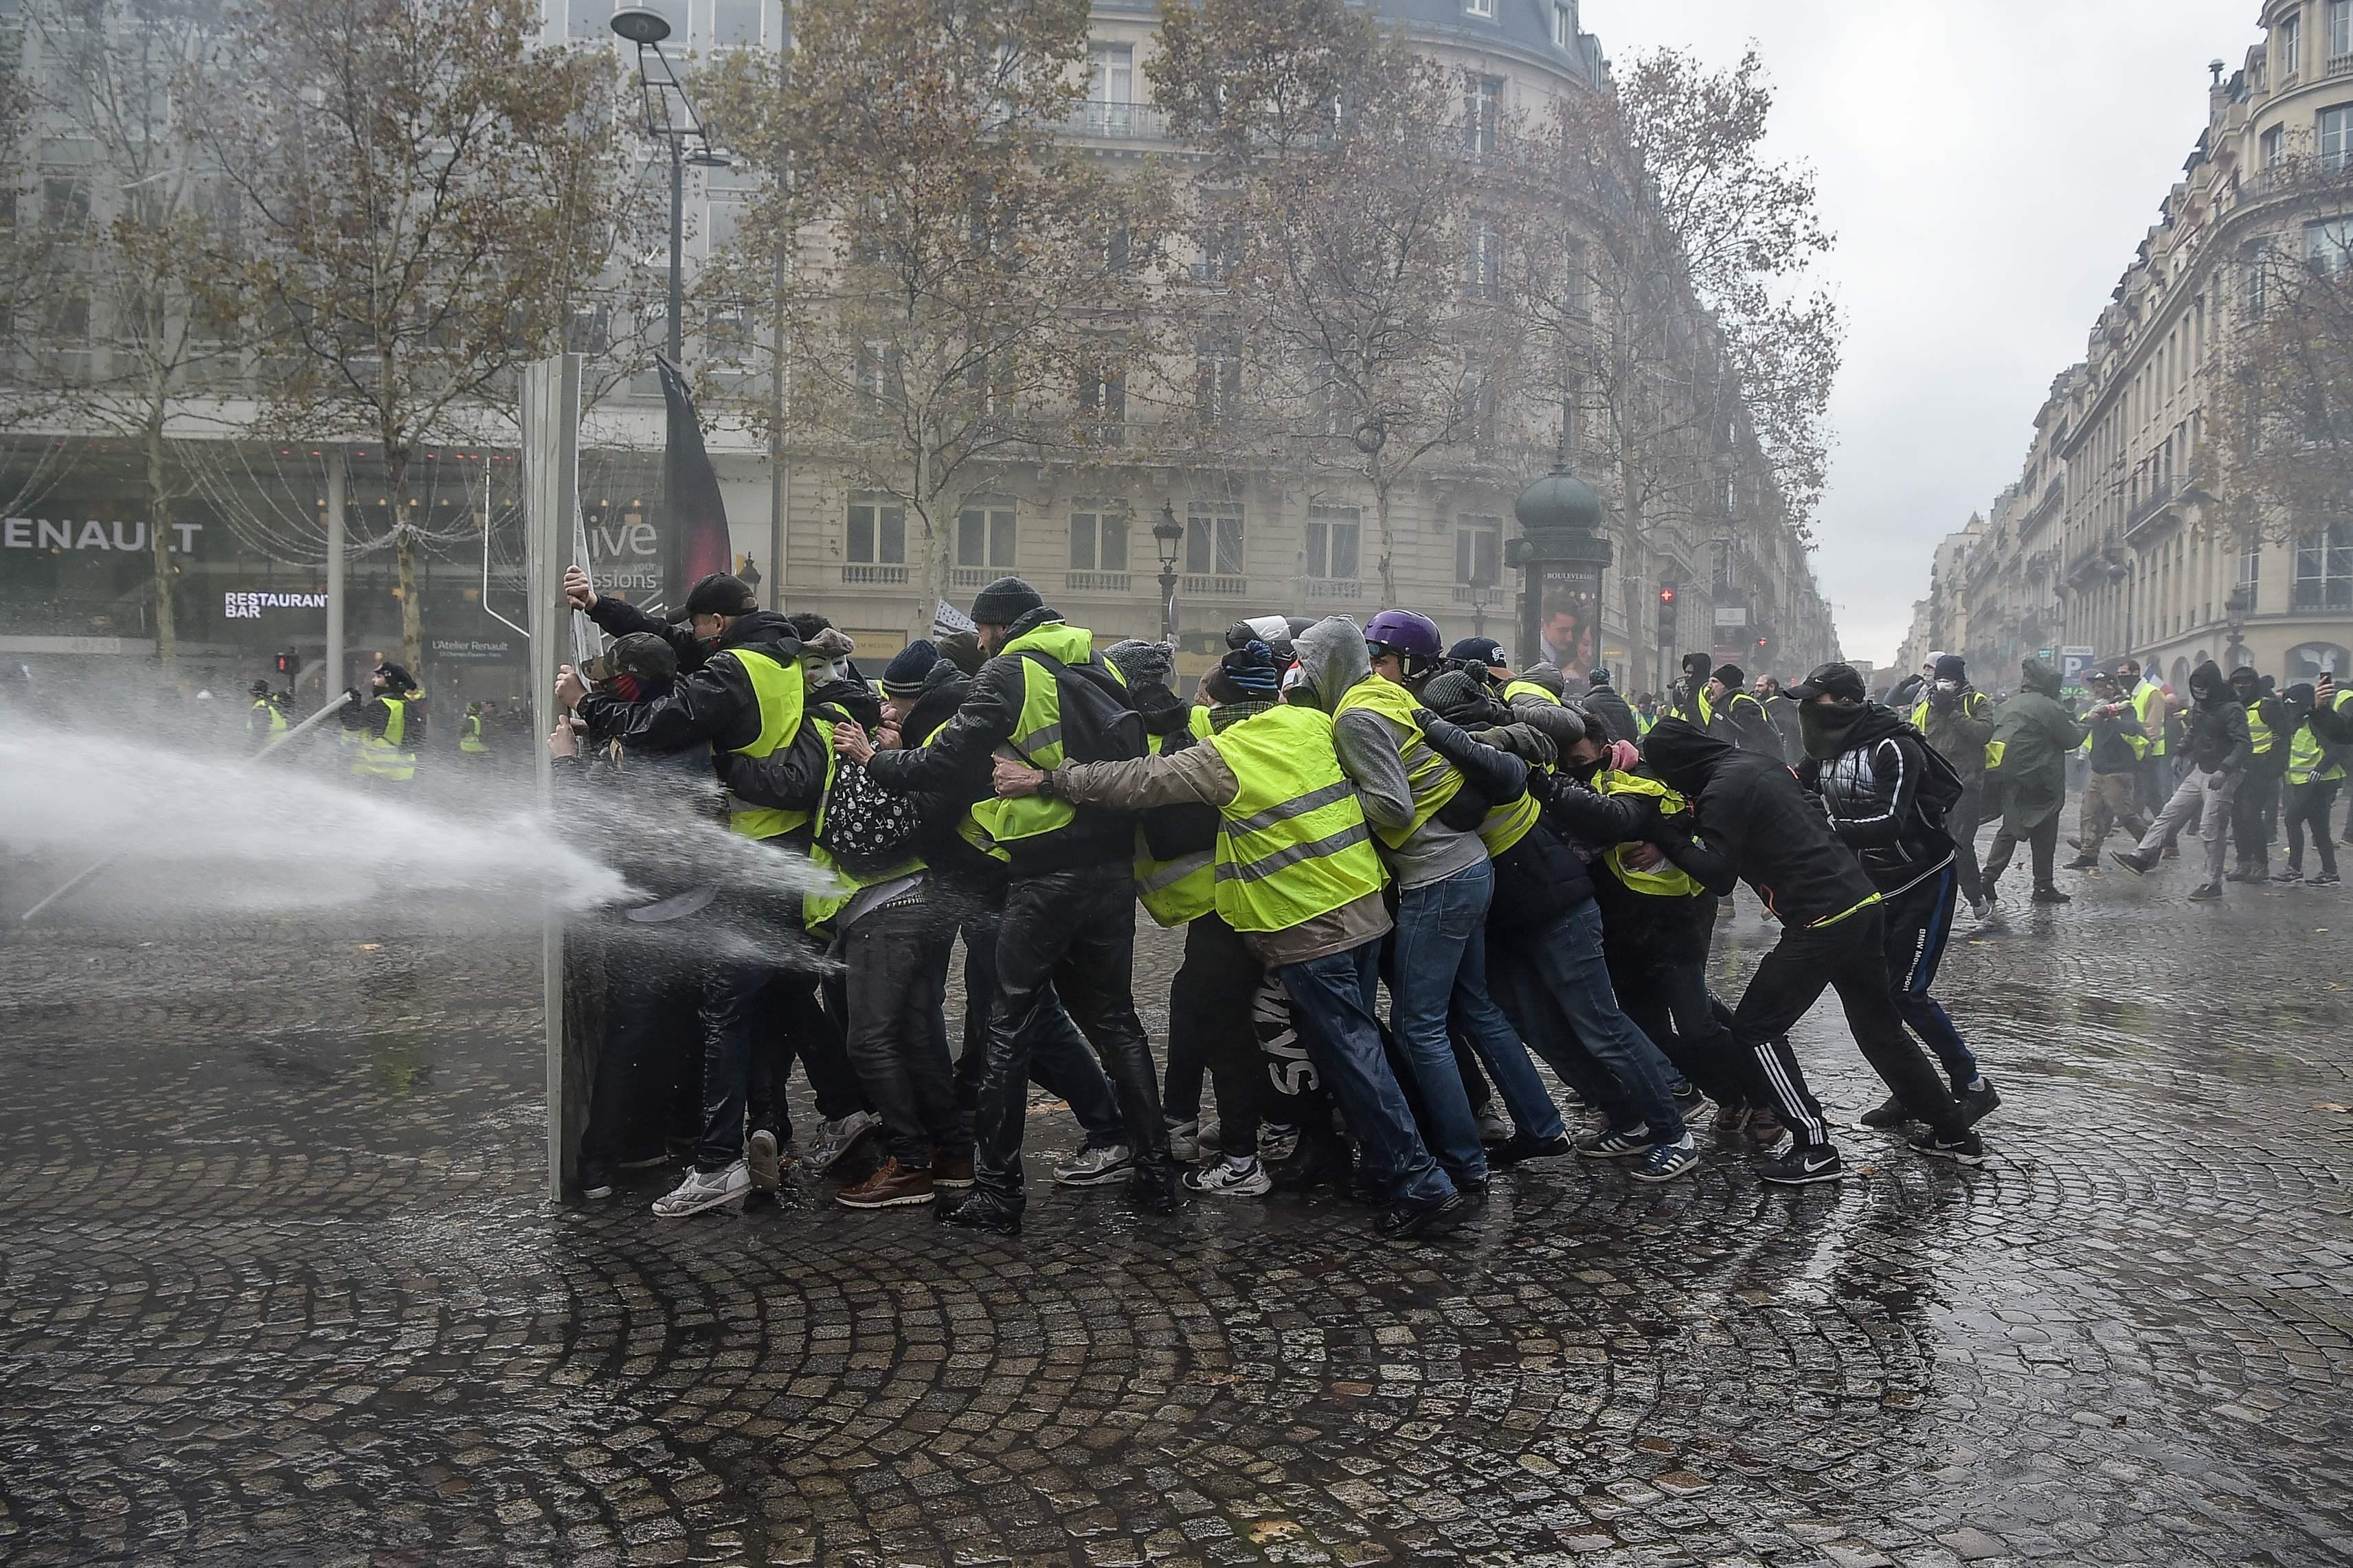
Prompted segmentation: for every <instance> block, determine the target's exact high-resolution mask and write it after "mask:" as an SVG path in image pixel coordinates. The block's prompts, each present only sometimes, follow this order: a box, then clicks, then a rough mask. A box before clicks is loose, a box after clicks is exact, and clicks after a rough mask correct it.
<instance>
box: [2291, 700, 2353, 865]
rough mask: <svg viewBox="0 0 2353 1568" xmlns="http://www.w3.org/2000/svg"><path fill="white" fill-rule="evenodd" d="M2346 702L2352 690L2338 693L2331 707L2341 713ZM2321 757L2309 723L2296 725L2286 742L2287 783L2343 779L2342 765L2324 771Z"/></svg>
mask: <svg viewBox="0 0 2353 1568" xmlns="http://www.w3.org/2000/svg"><path fill="white" fill-rule="evenodd" d="M2348 702H2353V689H2347V690H2344V691H2340V692H2338V693H2337V700H2336V702H2335V703H2334V704H2333V706H2334V707H2335V709H2336V710H2337V711H2338V712H2342V711H2344V709H2345V705H2346V704H2347V703H2348ZM2322 755H2323V752H2322V749H2321V745H2320V737H2319V736H2317V735H2316V734H2314V733H2313V732H2312V723H2311V721H2309V720H2306V721H2305V722H2304V723H2301V724H2298V725H2297V726H2296V727H2295V739H2293V740H2292V741H2290V742H2288V748H2287V782H2288V783H2290V784H2310V783H2312V782H2313V780H2315V779H2324V780H2326V779H2341V778H2343V777H2344V776H2345V766H2344V764H2343V763H2330V764H2329V765H2328V766H2327V768H2325V769H2324V768H2322V767H2321V765H2320V760H2321V757H2322ZM2324 831H2325V829H2324Z"/></svg>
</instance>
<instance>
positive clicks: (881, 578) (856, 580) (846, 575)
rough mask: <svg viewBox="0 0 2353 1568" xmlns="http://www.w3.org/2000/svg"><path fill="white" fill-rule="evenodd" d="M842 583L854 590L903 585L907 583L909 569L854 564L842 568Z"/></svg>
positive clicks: (860, 563)
mask: <svg viewBox="0 0 2353 1568" xmlns="http://www.w3.org/2000/svg"><path fill="white" fill-rule="evenodd" d="M841 581H842V584H843V585H844V586H846V587H853V588H855V587H861V586H874V587H888V586H892V585H894V584H905V582H906V581H907V569H906V568H905V567H904V566H880V565H872V564H869V563H862V562H853V563H848V564H845V565H844V566H843V567H842V569H841Z"/></svg>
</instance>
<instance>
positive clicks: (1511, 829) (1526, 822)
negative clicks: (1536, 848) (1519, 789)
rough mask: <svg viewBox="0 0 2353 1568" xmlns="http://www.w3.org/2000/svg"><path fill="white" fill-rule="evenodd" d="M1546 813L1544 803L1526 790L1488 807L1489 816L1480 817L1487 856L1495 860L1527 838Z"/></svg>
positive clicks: (1481, 838)
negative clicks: (1518, 796)
mask: <svg viewBox="0 0 2353 1568" xmlns="http://www.w3.org/2000/svg"><path fill="white" fill-rule="evenodd" d="M1543 815H1544V806H1543V805H1542V804H1541V803H1539V802H1538V801H1537V799H1536V797H1535V795H1529V794H1525V793H1523V794H1522V795H1521V796H1520V798H1519V799H1517V800H1511V801H1505V802H1504V804H1503V805H1496V806H1490V807H1488V809H1487V815H1486V816H1482V817H1481V818H1480V819H1479V842H1480V843H1482V844H1484V845H1485V846H1486V847H1487V858H1489V859H1491V860H1492V859H1493V858H1495V857H1496V856H1498V855H1501V854H1502V853H1504V851H1505V850H1506V849H1509V848H1510V847H1512V846H1513V845H1514V844H1517V843H1518V842H1519V841H1520V840H1521V839H1523V838H1525V837H1527V836H1528V829H1529V828H1531V827H1534V826H1535V825H1536V818H1537V817H1539V816H1543Z"/></svg>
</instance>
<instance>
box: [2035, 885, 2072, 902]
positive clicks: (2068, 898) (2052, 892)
mask: <svg viewBox="0 0 2353 1568" xmlns="http://www.w3.org/2000/svg"><path fill="white" fill-rule="evenodd" d="M2029 901H2030V902H2032V903H2037V904H2072V903H2073V902H2074V901H2075V895H2074V894H2073V893H2063V892H2061V891H2060V890H2059V889H2056V888H2037V889H2034V892H2033V894H2032V895H2031V898H2030V900H2029Z"/></svg>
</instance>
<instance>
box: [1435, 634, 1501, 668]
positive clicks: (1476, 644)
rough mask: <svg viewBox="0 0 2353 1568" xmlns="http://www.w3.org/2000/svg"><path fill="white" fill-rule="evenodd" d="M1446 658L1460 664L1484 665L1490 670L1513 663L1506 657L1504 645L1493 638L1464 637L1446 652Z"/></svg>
mask: <svg viewBox="0 0 2353 1568" xmlns="http://www.w3.org/2000/svg"><path fill="white" fill-rule="evenodd" d="M1446 657H1447V658H1451V659H1453V660H1454V661H1455V662H1456V663H1458V664H1483V665H1485V666H1486V667H1487V668H1490V669H1493V668H1495V667H1496V666H1497V665H1504V666H1508V665H1509V664H1510V663H1511V662H1512V661H1511V660H1510V659H1509V658H1505V657H1504V645H1503V644H1502V643H1499V642H1497V641H1496V640H1495V639H1494V638H1493V637H1464V638H1463V639H1462V640H1461V642H1459V643H1456V644H1455V645H1454V646H1453V647H1451V648H1448V649H1447V650H1446Z"/></svg>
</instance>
